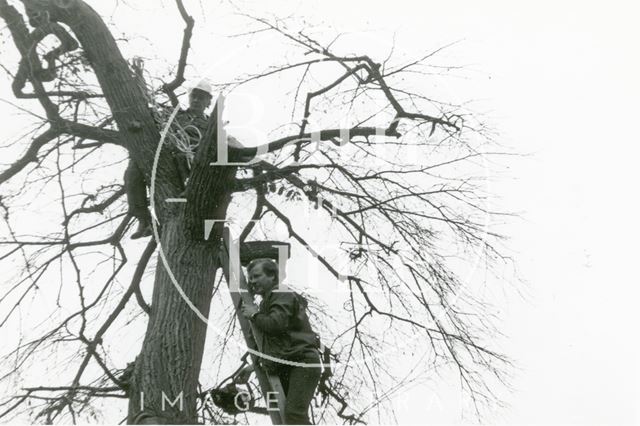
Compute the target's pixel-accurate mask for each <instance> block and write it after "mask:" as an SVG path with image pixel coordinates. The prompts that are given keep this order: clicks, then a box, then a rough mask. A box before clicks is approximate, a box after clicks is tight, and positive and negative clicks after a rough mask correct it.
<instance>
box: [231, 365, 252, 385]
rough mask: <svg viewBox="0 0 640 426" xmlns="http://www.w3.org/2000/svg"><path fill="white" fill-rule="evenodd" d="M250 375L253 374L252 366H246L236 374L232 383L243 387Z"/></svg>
mask: <svg viewBox="0 0 640 426" xmlns="http://www.w3.org/2000/svg"><path fill="white" fill-rule="evenodd" d="M251 373H253V365H247V366H245V367H244V368H243V369H242V370H240V371H238V372H237V373H236V375H235V377H234V378H233V381H234V382H236V383H237V384H239V385H244V384H246V383H247V382H248V381H249V377H250V376H251Z"/></svg>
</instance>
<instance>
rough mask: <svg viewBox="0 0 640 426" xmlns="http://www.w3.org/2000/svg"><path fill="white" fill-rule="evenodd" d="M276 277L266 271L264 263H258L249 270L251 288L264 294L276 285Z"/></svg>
mask: <svg viewBox="0 0 640 426" xmlns="http://www.w3.org/2000/svg"><path fill="white" fill-rule="evenodd" d="M275 285H276V277H271V276H269V275H267V274H265V273H264V271H263V270H262V265H256V266H254V267H253V268H251V269H250V270H249V289H250V290H251V291H252V292H253V293H255V294H259V295H260V296H263V295H264V294H265V293H266V292H267V291H269V290H270V289H272V288H273V287H275Z"/></svg>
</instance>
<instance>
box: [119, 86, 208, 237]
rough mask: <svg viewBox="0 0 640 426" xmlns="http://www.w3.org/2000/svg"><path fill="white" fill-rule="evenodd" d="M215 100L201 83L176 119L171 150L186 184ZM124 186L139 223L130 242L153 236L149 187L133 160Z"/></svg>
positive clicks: (132, 212)
mask: <svg viewBox="0 0 640 426" xmlns="http://www.w3.org/2000/svg"><path fill="white" fill-rule="evenodd" d="M212 98H213V89H212V87H211V85H210V84H209V83H208V82H206V81H204V80H202V81H200V82H199V83H198V84H197V85H196V86H195V87H194V88H193V89H192V90H191V92H190V93H189V108H187V109H186V110H180V111H179V112H178V114H177V115H176V123H175V124H176V126H175V127H177V129H176V132H175V133H176V135H175V137H174V138H173V140H174V143H173V144H172V145H171V146H170V150H171V151H172V153H173V155H174V158H175V160H176V164H177V166H178V170H179V173H180V177H181V179H182V181H183V182H185V181H186V180H187V179H188V178H189V170H190V165H191V161H192V160H193V155H194V152H195V149H196V148H197V146H198V143H199V142H200V139H201V138H202V136H203V135H204V132H205V131H206V130H207V120H208V117H207V116H206V114H205V111H206V109H207V108H208V107H209V105H211V99H212ZM172 124H173V123H172ZM124 185H125V190H126V194H127V203H128V204H129V213H131V215H133V216H134V217H135V218H136V219H138V228H137V229H136V231H135V232H134V233H133V234H132V235H131V238H132V239H134V240H135V239H138V238H144V237H149V236H151V213H150V212H149V206H148V200H147V184H146V182H145V180H144V175H143V174H142V172H141V171H140V169H139V168H138V167H137V166H136V165H135V163H134V162H133V161H131V160H129V165H128V166H127V170H126V171H125V174H124Z"/></svg>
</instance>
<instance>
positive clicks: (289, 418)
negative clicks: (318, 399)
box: [284, 360, 322, 425]
mask: <svg viewBox="0 0 640 426" xmlns="http://www.w3.org/2000/svg"><path fill="white" fill-rule="evenodd" d="M314 362H319V360H318V361H314ZM321 372H322V370H321V369H320V367H292V368H291V370H290V372H289V386H288V390H287V405H286V408H285V412H284V417H285V418H284V422H285V424H288V425H310V424H311V421H310V420H309V414H308V412H309V404H311V400H312V399H313V395H314V393H315V391H316V387H317V386H318V382H319V381H320V374H321Z"/></svg>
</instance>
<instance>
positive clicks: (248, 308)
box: [242, 303, 259, 318]
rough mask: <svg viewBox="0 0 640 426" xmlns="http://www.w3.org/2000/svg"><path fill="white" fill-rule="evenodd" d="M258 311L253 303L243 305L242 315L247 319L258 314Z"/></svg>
mask: <svg viewBox="0 0 640 426" xmlns="http://www.w3.org/2000/svg"><path fill="white" fill-rule="evenodd" d="M258 310H259V309H258V307H257V306H256V305H254V304H253V303H242V315H244V316H245V318H251V317H252V316H253V315H255V314H257V313H258Z"/></svg>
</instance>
